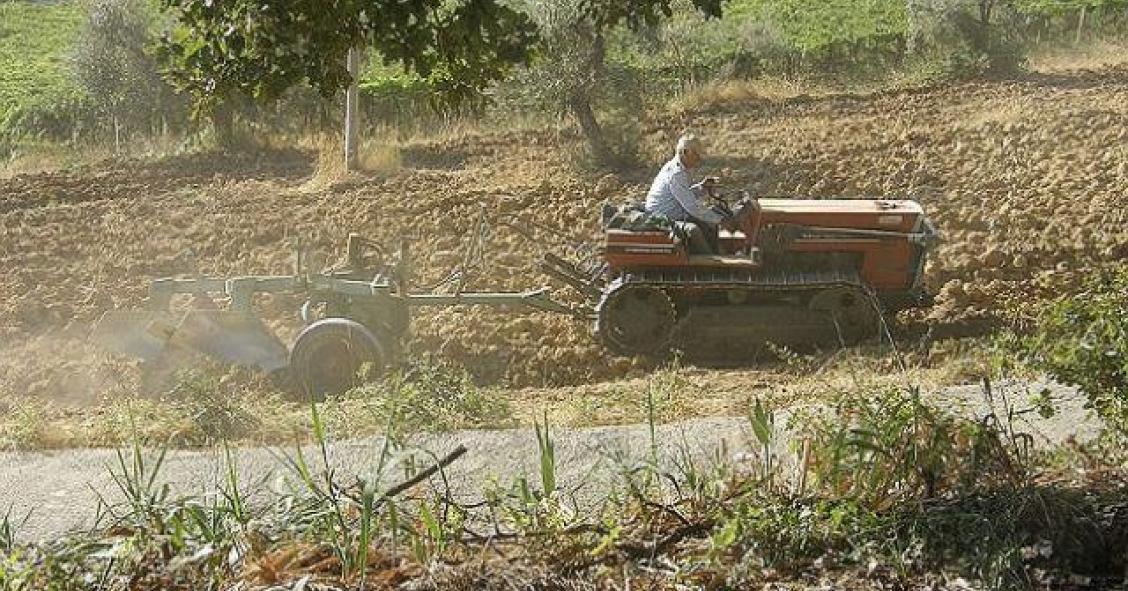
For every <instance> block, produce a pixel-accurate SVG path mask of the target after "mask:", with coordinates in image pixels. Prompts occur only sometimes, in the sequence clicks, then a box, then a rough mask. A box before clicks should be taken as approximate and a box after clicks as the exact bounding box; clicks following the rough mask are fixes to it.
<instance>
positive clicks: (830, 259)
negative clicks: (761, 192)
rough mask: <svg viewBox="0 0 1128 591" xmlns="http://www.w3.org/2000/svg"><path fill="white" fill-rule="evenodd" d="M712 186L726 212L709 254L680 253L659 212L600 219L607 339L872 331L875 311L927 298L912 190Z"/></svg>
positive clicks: (639, 347) (719, 344)
mask: <svg viewBox="0 0 1128 591" xmlns="http://www.w3.org/2000/svg"><path fill="white" fill-rule="evenodd" d="M714 198H715V200H716V201H717V202H718V207H719V208H720V209H722V210H726V213H727V214H728V216H729V220H730V221H729V223H727V224H725V225H726V226H727V229H724V230H721V231H720V233H719V234H720V235H719V237H718V239H717V244H716V247H717V250H718V251H719V252H720V253H721V254H719V255H697V254H690V253H689V252H688V249H687V241H685V240H684V239H683V237H680V236H678V235H677V232H676V230H674V229H672V228H668V227H666V228H663V227H661V224H659V227H658V228H645V227H644V228H642V229H639V228H638V227H637V226H636V227H634V228H631V227H630V224H626V226H627V227H615V226H616V224H614V223H611V224H609V225H608V227H607V229H606V241H605V245H604V247H605V250H604V258H605V262H606V270H605V273H604V278H605V283H603V285H602V289H601V295H600V300H599V304H598V306H597V308H596V331H597V332H598V334H599V336H600V338H601V339H602V341H603V342H604V344H605V345H606V346H607V347H608V348H610V349H612V350H613V351H615V352H617V353H620V354H629V355H637V354H655V353H661V352H663V351H665V350H667V349H668V348H669V347H671V346H672V345H673V344H675V343H678V344H680V345H681V346H684V347H685V348H686V349H687V350H694V351H702V350H708V351H710V352H716V350H717V349H718V348H720V349H724V348H730V347H732V346H733V345H734V344H735V343H736V342H738V341H740V342H747V341H749V340H751V341H757V342H762V343H763V342H771V343H775V344H777V345H797V344H806V343H817V342H827V341H830V342H834V343H845V342H849V341H854V340H857V339H859V338H862V337H865V336H868V335H872V334H875V333H876V332H877V330H878V328H879V326H880V320H881V317H882V314H885V313H892V312H896V311H898V310H901V309H905V308H910V307H920V306H927V305H929V304H930V303H931V296H930V295H929V294H928V292H927V290H926V289H925V286H924V283H923V275H924V265H925V259H926V256H927V254H928V251H929V250H930V247H931V246H932V244H934V242H935V241H936V240H937V233H936V230H935V228H934V227H933V226H932V224H931V223H930V222H929V220H928V218H927V217H926V216H925V215H924V212H923V210H922V209H921V207H920V205H918V204H917V203H915V202H913V201H906V200H892V199H877V200H872V199H849V200H845V199H833V200H815V199H754V198H751V197H749V196H747V195H746V194H745V195H742V197H741V198H740V199H739V201H737V202H736V203H732V204H731V205H730V204H729V203H727V202H725V201H724V200H723V199H722V198H720V197H719V196H715V197H714ZM610 213H611V212H608V214H610ZM621 213H622V212H620V214H621ZM617 217H619V218H620V219H621V218H622V216H621V215H620V216H617ZM609 218H612V219H613V216H611V215H605V220H604V221H605V223H607V222H608V219H609ZM620 226H622V225H620Z"/></svg>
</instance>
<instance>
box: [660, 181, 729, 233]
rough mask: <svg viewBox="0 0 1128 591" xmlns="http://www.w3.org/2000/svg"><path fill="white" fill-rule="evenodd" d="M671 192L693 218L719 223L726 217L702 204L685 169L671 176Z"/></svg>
mask: <svg viewBox="0 0 1128 591" xmlns="http://www.w3.org/2000/svg"><path fill="white" fill-rule="evenodd" d="M699 190H700V189H699ZM670 192H671V193H673V195H674V199H677V200H678V205H681V206H682V209H684V210H685V212H686V213H688V214H689V215H690V216H692V217H693V218H695V219H698V220H701V221H703V222H706V223H710V224H719V223H721V220H723V219H724V218H723V217H722V216H721V214H719V213H717V212H715V211H713V210H712V209H709V208H708V207H703V206H702V205H701V202H700V201H699V200H698V199H697V193H696V192H695V191H694V187H691V186H690V184H689V175H688V174H686V173H685V172H684V171H678V172H676V173H674V175H673V176H672V177H670Z"/></svg>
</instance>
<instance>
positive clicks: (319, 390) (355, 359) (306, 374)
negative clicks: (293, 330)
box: [290, 318, 386, 400]
mask: <svg viewBox="0 0 1128 591" xmlns="http://www.w3.org/2000/svg"><path fill="white" fill-rule="evenodd" d="M384 351H385V349H384V347H383V345H381V344H380V341H379V339H377V338H376V335H375V334H373V333H372V331H370V330H368V328H366V327H365V326H364V325H363V324H360V323H359V322H355V321H353V320H349V319H347V318H326V319H324V320H319V321H317V322H314V323H313V324H311V325H309V326H307V327H306V329H305V330H303V331H302V332H301V334H299V335H298V338H297V340H296V341H294V348H293V349H292V350H291V351H290V371H291V373H292V374H293V379H294V380H295V381H296V383H297V385H298V387H299V388H301V389H302V391H303V392H305V393H306V394H308V395H309V396H310V397H312V398H313V399H314V400H324V399H325V397H326V396H330V395H334V394H341V393H343V392H347V391H348V390H350V389H352V388H355V387H356V386H359V385H360V384H363V383H364V382H367V381H371V380H373V379H375V378H378V377H380V375H381V374H382V373H383V372H384V365H385V363H386V361H385V355H384Z"/></svg>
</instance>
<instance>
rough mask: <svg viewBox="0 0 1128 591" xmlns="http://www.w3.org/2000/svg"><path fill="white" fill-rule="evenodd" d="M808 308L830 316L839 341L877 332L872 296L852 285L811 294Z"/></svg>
mask: <svg viewBox="0 0 1128 591" xmlns="http://www.w3.org/2000/svg"><path fill="white" fill-rule="evenodd" d="M810 308H811V309H812V310H817V311H820V312H825V313H826V314H827V315H829V316H830V319H831V321H832V322H833V323H834V326H835V329H836V330H837V337H838V339H839V340H840V341H841V342H846V343H849V342H854V341H858V340H861V339H864V338H866V337H870V336H873V335H875V334H877V328H878V320H879V314H878V309H877V308H876V307H875V302H874V300H873V297H871V296H870V295H869V294H867V293H866V292H865V291H863V290H861V289H859V288H855V287H832V288H830V289H826V290H823V291H820V292H818V293H817V294H815V296H814V297H812V298H811V302H810Z"/></svg>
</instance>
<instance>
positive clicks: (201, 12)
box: [160, 0, 722, 138]
mask: <svg viewBox="0 0 1128 591" xmlns="http://www.w3.org/2000/svg"><path fill="white" fill-rule="evenodd" d="M692 1H693V3H694V5H695V6H697V7H698V8H699V9H700V10H702V11H703V12H705V13H707V14H711V15H720V13H721V2H722V0H692ZM672 2H673V0H579V7H580V9H579V10H578V11H577V12H576V17H575V19H574V20H573V22H572V24H573V25H574V26H575V27H574V28H575V30H576V31H577V32H578V35H579V36H578V37H576V39H575V41H576V42H577V43H584V42H587V41H590V43H591V53H590V57H591V59H590V60H589V63H588V65H587V67H586V70H587V72H589V73H590V74H592V79H593V80H594V79H597V78H598V74H599V72H600V69H601V68H602V65H603V53H604V49H603V46H604V38H605V35H606V32H607V31H609V30H610V29H612V28H614V27H617V26H619V25H624V24H625V25H627V26H629V27H632V28H640V27H643V26H647V25H654V24H656V23H658V22H659V21H660V20H661V19H662V18H665V17H669V16H670V15H671V14H673V8H672V6H671V5H672ZM161 4H162V6H163V7H165V8H166V9H168V10H169V11H170V12H171V13H172V14H173V15H174V16H175V18H176V20H177V22H178V23H179V24H178V26H177V27H175V28H174V29H173V30H172V31H171V32H170V33H169V34H168V35H167V36H166V37H165V39H164V40H163V42H162V44H161V50H160V55H161V57H162V59H163V60H164V62H165V63H166V64H167V66H168V75H169V78H170V79H171V80H172V81H173V83H174V84H175V85H176V86H177V87H178V88H180V89H182V90H185V91H188V92H190V93H191V94H192V96H193V97H194V99H195V102H196V105H197V106H198V107H201V108H204V109H208V108H212V107H214V106H215V105H216V104H217V102H219V101H220V100H221V99H224V98H225V97H229V96H232V95H246V96H251V97H254V98H258V99H264V100H271V99H274V98H277V97H278V96H280V95H281V94H282V93H283V92H284V91H286V90H287V89H289V88H291V87H293V86H296V85H300V84H309V85H311V86H313V87H314V88H316V89H317V90H318V91H319V92H320V93H321V94H322V95H323V96H326V97H328V96H332V95H333V94H334V93H336V92H338V91H340V90H342V89H344V88H346V87H347V86H348V84H349V82H351V78H350V76H349V74H348V71H347V69H346V66H345V56H346V54H347V52H348V50H349V49H350V48H352V47H357V46H372V47H375V48H376V49H377V51H378V52H379V54H380V56H381V57H382V58H383V60H384V62H385V64H388V65H393V64H395V65H399V66H401V67H403V68H404V69H405V70H407V71H409V72H414V73H416V74H418V75H419V76H421V77H423V78H425V79H426V80H427V81H428V83H429V84H430V85H431V86H432V87H433V88H436V89H438V90H439V91H440V94H441V95H442V96H443V97H444V98H446V99H449V100H452V101H462V100H467V99H470V100H475V99H478V98H480V96H481V95H480V93H479V91H480V90H482V89H483V88H485V87H486V86H487V85H489V84H490V83H493V82H497V81H499V80H501V79H502V78H503V77H504V76H505V74H506V73H507V72H508V71H509V68H510V67H511V66H513V65H517V64H522V63H528V62H529V60H530V58H531V56H532V52H533V49H534V45H535V43H536V41H537V32H536V26H535V25H534V23H533V22H532V20H531V19H530V18H529V17H528V15H526V14H524V13H522V12H520V11H517V10H514V9H513V8H511V7H509V6H506V5H505V4H503V3H501V0H336V1H335V2H333V3H332V4H331V5H329V6H327V5H326V3H325V2H323V1H322V0H280V1H275V2H271V1H268V0H161ZM589 87H590V84H585V83H581V84H578V85H577V86H576V89H575V92H573V93H572V94H573V97H574V98H575V100H572V101H571V102H572V103H573V104H574V105H575V106H574V108H573V111H574V112H576V113H578V115H577V116H578V118H580V120H581V124H583V125H584V126H585V133H588V134H589V138H596V137H599V134H600V131H599V129H598V124H596V125H595V126H591V125H590V124H591V123H592V122H593V121H594V115H592V113H591V109H590V101H589V100H588V99H587V98H586V93H585V88H589Z"/></svg>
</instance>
